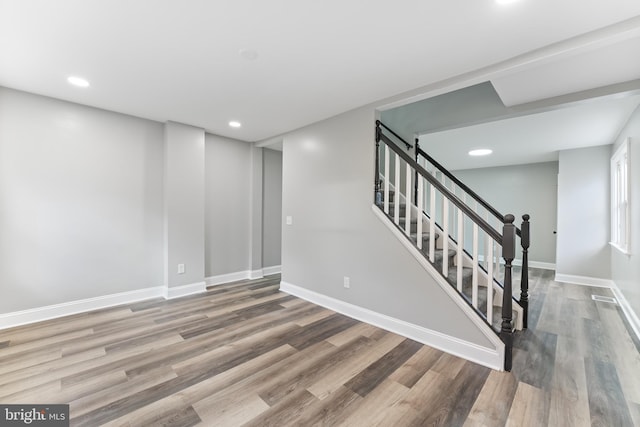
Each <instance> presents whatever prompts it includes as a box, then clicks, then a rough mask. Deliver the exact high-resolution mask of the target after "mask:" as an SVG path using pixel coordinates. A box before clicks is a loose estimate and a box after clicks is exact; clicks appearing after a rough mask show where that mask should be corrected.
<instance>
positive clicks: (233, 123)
mask: <svg viewBox="0 0 640 427" xmlns="http://www.w3.org/2000/svg"><path fill="white" fill-rule="evenodd" d="M229 126H231V127H232V128H239V127H240V126H242V123H240V122H237V121H235V120H231V121H230V122H229Z"/></svg>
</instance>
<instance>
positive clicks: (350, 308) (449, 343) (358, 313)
mask: <svg viewBox="0 0 640 427" xmlns="http://www.w3.org/2000/svg"><path fill="white" fill-rule="evenodd" d="M280 290H281V291H282V292H286V293H288V294H290V295H294V296H296V297H299V298H302V299H304V300H307V301H309V302H312V303H314V304H317V305H320V306H322V307H326V308H328V309H330V310H333V311H335V312H338V313H341V314H344V315H345V316H349V317H351V318H353V319H356V320H360V321H361V322H366V323H369V324H371V325H374V326H377V327H379V328H382V329H385V330H387V331H390V332H393V333H395V334H398V335H402V336H404V337H407V338H411V339H412V340H415V341H418V342H421V343H423V344H426V345H428V346H431V347H434V348H437V349H439V350H442V351H444V352H447V353H450V354H453V355H455V356H458V357H462V358H464V359H467V360H470V361H472V362H475V363H478V364H480V365H483V366H486V367H488V368H491V369H495V370H499V371H502V370H504V366H503V364H504V344H503V343H502V341H500V344H502V345H501V346H498V348H495V349H494V348H487V347H482V346H480V345H477V344H475V343H471V342H468V341H464V340H461V339H459V338H456V337H452V336H449V335H445V334H443V333H441V332H438V331H433V330H431V329H428V328H425V327H422V326H418V325H415V324H412V323H408V322H405V321H404V320H400V319H396V318H394V317H390V316H387V315H385V314H381V313H377V312H375V311H372V310H369V309H366V308H363V307H360V306H357V305H354V304H351V303H348V302H345V301H341V300H338V299H335V298H332V297H329V296H326V295H322V294H319V293H317V292H314V291H310V290H308V289H305V288H301V287H299V286H296V285H293V284H291V283H287V282H280ZM494 336H495V334H494Z"/></svg>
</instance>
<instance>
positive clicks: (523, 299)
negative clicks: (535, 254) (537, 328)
mask: <svg viewBox="0 0 640 427" xmlns="http://www.w3.org/2000/svg"><path fill="white" fill-rule="evenodd" d="M529 218H531V217H530V216H529V215H527V214H525V215H522V228H521V229H520V231H521V235H522V237H521V242H522V276H521V280H520V305H522V312H523V313H524V315H523V317H522V326H523V327H524V328H525V329H526V328H527V323H528V322H527V319H528V318H529V243H530V241H529Z"/></svg>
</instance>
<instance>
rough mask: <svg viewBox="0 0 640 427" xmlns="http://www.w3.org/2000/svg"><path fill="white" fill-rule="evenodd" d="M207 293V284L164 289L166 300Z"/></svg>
mask: <svg viewBox="0 0 640 427" xmlns="http://www.w3.org/2000/svg"><path fill="white" fill-rule="evenodd" d="M206 291H207V284H206V282H197V283H190V284H188V285H182V286H173V287H169V288H164V295H163V296H164V298H165V299H174V298H180V297H186V296H187V295H194V294H199V293H202V292H206Z"/></svg>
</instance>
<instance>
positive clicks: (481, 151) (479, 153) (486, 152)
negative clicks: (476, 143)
mask: <svg viewBox="0 0 640 427" xmlns="http://www.w3.org/2000/svg"><path fill="white" fill-rule="evenodd" d="M491 153H493V150H489V149H488V148H479V149H477V150H471V151H469V155H470V156H487V155H489V154H491Z"/></svg>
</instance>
